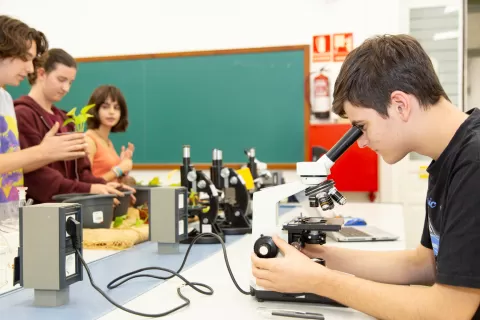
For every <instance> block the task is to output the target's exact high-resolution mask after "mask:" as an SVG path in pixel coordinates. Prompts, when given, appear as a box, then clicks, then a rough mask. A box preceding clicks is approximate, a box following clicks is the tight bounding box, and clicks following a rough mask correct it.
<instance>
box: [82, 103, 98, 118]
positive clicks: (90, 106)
mask: <svg viewBox="0 0 480 320" xmlns="http://www.w3.org/2000/svg"><path fill="white" fill-rule="evenodd" d="M93 107H95V104H89V105H87V106H85V107H83V108H82V110H80V114H82V115H83V114H86V113H87V112H88V111H89V110H90V109H92V108H93Z"/></svg>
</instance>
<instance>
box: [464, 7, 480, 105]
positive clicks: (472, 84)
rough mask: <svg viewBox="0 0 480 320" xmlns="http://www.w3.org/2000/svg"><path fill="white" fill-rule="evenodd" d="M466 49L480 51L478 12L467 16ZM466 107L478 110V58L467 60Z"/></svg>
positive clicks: (479, 82) (479, 79) (479, 63)
mask: <svg viewBox="0 0 480 320" xmlns="http://www.w3.org/2000/svg"><path fill="white" fill-rule="evenodd" d="M467 28H468V31H467V47H468V49H476V50H480V33H479V32H478V30H480V12H472V13H469V14H468V27H467ZM467 70H468V72H467V107H468V109H471V108H473V107H476V108H480V57H478V56H476V57H471V58H469V59H468V60H467Z"/></svg>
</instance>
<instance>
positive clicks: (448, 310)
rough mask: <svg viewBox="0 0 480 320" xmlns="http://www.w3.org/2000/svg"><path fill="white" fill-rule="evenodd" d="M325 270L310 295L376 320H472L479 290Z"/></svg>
mask: <svg viewBox="0 0 480 320" xmlns="http://www.w3.org/2000/svg"><path fill="white" fill-rule="evenodd" d="M324 269H325V268H324ZM325 270H326V273H328V275H326V276H322V277H319V278H318V280H320V281H317V283H316V284H317V285H316V289H315V290H314V293H316V294H319V295H322V296H326V297H329V298H331V299H333V300H335V301H338V302H340V303H342V304H344V305H346V306H349V307H351V308H354V309H356V310H359V311H362V312H364V313H366V314H369V315H371V316H373V317H375V318H377V319H439V320H441V319H465V320H466V319H472V317H473V315H474V314H475V312H476V310H477V308H478V306H479V303H480V289H472V288H463V287H453V286H446V285H441V284H435V285H433V286H432V287H423V286H398V285H391V284H383V283H377V282H373V281H369V280H364V279H360V278H356V277H352V276H348V275H345V274H340V273H336V272H334V271H329V270H327V269H325Z"/></svg>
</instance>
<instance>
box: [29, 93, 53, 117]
mask: <svg viewBox="0 0 480 320" xmlns="http://www.w3.org/2000/svg"><path fill="white" fill-rule="evenodd" d="M28 96H29V97H31V98H32V99H33V100H35V102H37V103H38V104H39V105H40V107H42V109H44V110H45V111H47V112H48V113H50V114H53V111H52V107H53V103H52V101H49V100H48V99H47V98H46V97H45V95H44V94H43V92H42V91H41V90H40V89H38V88H37V87H36V86H33V87H32V89H31V90H30V92H29V93H28Z"/></svg>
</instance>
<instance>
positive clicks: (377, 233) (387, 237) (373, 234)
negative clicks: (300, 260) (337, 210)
mask: <svg viewBox="0 0 480 320" xmlns="http://www.w3.org/2000/svg"><path fill="white" fill-rule="evenodd" d="M327 236H328V237H330V238H332V239H333V240H336V241H338V242H354V241H394V240H397V239H398V238H399V237H398V236H396V235H394V234H391V233H389V232H387V231H384V230H382V229H380V228H377V227H375V226H370V225H365V226H343V227H342V229H340V230H339V231H332V232H327Z"/></svg>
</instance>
